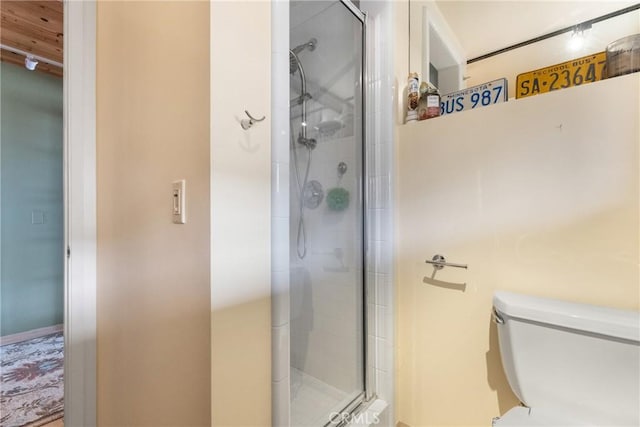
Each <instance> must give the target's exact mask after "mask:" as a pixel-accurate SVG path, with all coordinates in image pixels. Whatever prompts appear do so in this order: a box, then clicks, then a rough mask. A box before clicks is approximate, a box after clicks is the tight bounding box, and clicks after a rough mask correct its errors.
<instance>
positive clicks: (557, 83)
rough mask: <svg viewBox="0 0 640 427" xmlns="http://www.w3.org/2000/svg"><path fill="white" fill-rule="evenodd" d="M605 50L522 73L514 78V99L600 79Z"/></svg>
mask: <svg viewBox="0 0 640 427" xmlns="http://www.w3.org/2000/svg"><path fill="white" fill-rule="evenodd" d="M606 62H607V56H606V54H605V52H600V53H595V54H593V55H587V56H583V57H582V58H577V59H572V60H571V61H567V62H563V63H562V64H556V65H552V66H550V67H546V68H540V69H539V70H535V71H529V72H527V73H522V74H520V75H518V77H517V78H516V99H518V98H526V97H527V96H533V95H538V94H540V93H546V92H551V91H554V90H559V89H566V88H568V87H573V86H580V85H583V84H587V83H593V82H597V81H598V80H602V78H603V76H604V66H605V64H606Z"/></svg>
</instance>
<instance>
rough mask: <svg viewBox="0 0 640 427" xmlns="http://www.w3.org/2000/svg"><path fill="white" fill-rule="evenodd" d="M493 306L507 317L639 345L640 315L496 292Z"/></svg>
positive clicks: (588, 305)
mask: <svg viewBox="0 0 640 427" xmlns="http://www.w3.org/2000/svg"><path fill="white" fill-rule="evenodd" d="M493 306H494V308H495V309H496V310H497V311H498V312H499V313H501V314H504V315H507V316H508V317H512V318H518V319H523V320H531V321H534V322H540V323H545V324H548V325H555V326H560V327H565V328H570V329H576V330H580V331H585V332H591V333H595V334H600V335H607V336H611V337H616V338H622V339H627V340H631V341H636V342H640V313H638V312H637V311H632V310H619V309H614V308H609V307H601V306H597V305H590V304H579V303H575V302H568V301H562V300H557V299H551V298H540V297H534V296H529V295H523V294H517V293H512V292H503V291H497V292H495V293H494V295H493Z"/></svg>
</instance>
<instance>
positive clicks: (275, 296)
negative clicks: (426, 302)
mask: <svg viewBox="0 0 640 427" xmlns="http://www.w3.org/2000/svg"><path fill="white" fill-rule="evenodd" d="M360 6H361V9H362V10H364V11H366V12H368V14H369V19H368V28H367V52H366V54H367V62H368V63H367V67H368V71H367V86H366V91H367V94H366V96H367V99H366V102H367V103H366V108H367V111H366V114H367V137H366V151H367V158H366V161H367V172H366V173H367V176H366V179H367V185H368V194H367V199H368V203H367V212H366V215H367V224H368V227H367V239H368V248H367V259H368V262H367V265H366V269H367V304H366V306H367V310H368V337H367V341H368V349H369V350H368V351H369V352H370V355H371V357H369V358H368V360H369V362H368V363H367V370H368V376H369V388H370V389H371V390H373V391H374V392H375V394H377V396H378V397H379V398H381V399H383V400H386V401H387V402H389V404H390V405H391V403H392V402H393V383H394V381H393V366H394V362H393V353H394V337H393V280H392V277H393V271H392V265H393V263H392V241H393V240H392V239H393V236H392V226H391V224H392V217H391V216H392V215H391V212H392V209H391V207H392V206H391V200H392V194H391V192H392V190H391V189H392V176H393V174H392V172H393V171H392V165H393V140H392V139H393V117H392V106H393V93H394V92H393V90H394V89H393V80H392V70H393V66H392V64H393V62H392V61H393V58H392V46H393V41H392V40H393V39H392V34H393V33H392V31H391V30H392V28H391V23H392V22H393V20H392V9H393V8H392V7H391V4H390V2H385V1H362V2H361V3H360ZM271 10H272V111H273V117H272V135H271V136H272V147H273V148H272V343H273V345H272V351H273V368H272V380H273V386H272V398H273V405H272V407H273V416H272V418H273V425H274V426H289V425H290V408H289V401H290V390H289V379H290V365H291V361H290V334H291V331H290V306H289V298H290V293H289V289H290V287H289V285H290V284H289V269H290V263H289V260H290V232H289V227H290V226H289V222H290V217H289V203H290V200H289V182H290V181H289V180H290V177H289V156H290V153H289V99H290V97H289V96H290V95H289V72H288V70H289V62H288V61H289V54H288V52H289V2H288V1H286V0H281V1H274V2H272V9H271ZM345 13H348V12H347V11H346V9H345ZM390 409H392V407H390ZM382 421H383V423H382V424H380V425H389V426H390V425H392V423H393V412H392V410H390V411H388V415H387V416H385V417H383V418H382Z"/></svg>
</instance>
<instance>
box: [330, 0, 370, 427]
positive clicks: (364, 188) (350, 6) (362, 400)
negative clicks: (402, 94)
mask: <svg viewBox="0 0 640 427" xmlns="http://www.w3.org/2000/svg"><path fill="white" fill-rule="evenodd" d="M340 3H342V5H344V6H345V7H346V8H347V10H348V11H349V12H350V13H351V14H352V15H353V16H354V17H355V18H356V19H357V20H358V21H360V24H361V25H362V32H361V68H360V91H361V98H360V100H361V101H360V103H361V114H360V127H361V154H360V155H361V165H362V166H361V171H360V180H361V184H360V186H361V188H360V191H361V192H362V199H361V204H360V208H361V215H362V230H361V231H362V246H361V248H360V249H361V251H362V301H361V302H362V328H363V329H362V362H363V364H362V375H363V377H362V378H363V387H364V390H362V392H361V393H360V394H359V395H358V396H357V397H356V398H355V399H353V400H352V401H351V402H350V403H349V404H348V405H347V406H346V407H344V408H342V409H341V411H340V413H341V414H352V413H354V412H356V411H357V410H358V409H360V408H361V407H362V406H363V405H364V404H366V403H368V402H370V401H372V400H373V399H374V398H375V397H376V393H375V391H374V390H373V389H372V388H373V387H372V386H371V378H370V376H369V375H368V372H369V369H367V367H368V366H374V364H375V360H374V359H373V357H374V352H373V351H371V350H372V349H370V348H369V346H368V342H369V340H368V339H367V338H368V333H369V328H370V325H369V322H370V321H372V319H369V316H368V315H367V312H368V310H367V304H368V301H369V295H368V291H369V284H368V283H367V266H368V264H369V262H368V257H367V248H368V244H369V242H368V236H367V234H368V233H367V230H368V218H367V207H368V205H369V201H368V194H369V192H368V180H367V121H366V117H367V107H366V105H367V93H366V88H367V75H368V74H367V13H366V12H364V11H362V10H360V9H359V8H358V7H357V6H356V5H355V4H354V3H353V2H352V1H351V0H340ZM342 424H344V422H338V425H342ZM329 425H335V424H332V421H331V420H330V421H329V422H328V423H326V424H325V426H329Z"/></svg>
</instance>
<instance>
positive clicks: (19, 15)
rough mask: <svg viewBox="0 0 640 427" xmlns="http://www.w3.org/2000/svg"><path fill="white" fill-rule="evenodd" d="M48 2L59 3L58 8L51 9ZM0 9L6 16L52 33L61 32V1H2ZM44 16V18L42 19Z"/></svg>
mask: <svg viewBox="0 0 640 427" xmlns="http://www.w3.org/2000/svg"><path fill="white" fill-rule="evenodd" d="M48 3H51V4H54V5H59V10H55V9H53V8H52V7H51V6H50V5H47V4H48ZM0 11H1V12H2V15H3V16H6V17H7V18H9V19H11V18H13V19H16V20H19V21H21V22H28V23H29V24H31V25H33V26H36V27H38V28H41V29H44V30H48V31H51V32H54V33H62V28H63V14H62V3H59V2H51V1H45V2H40V1H39V2H34V1H2V2H0ZM43 18H44V20H43Z"/></svg>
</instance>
